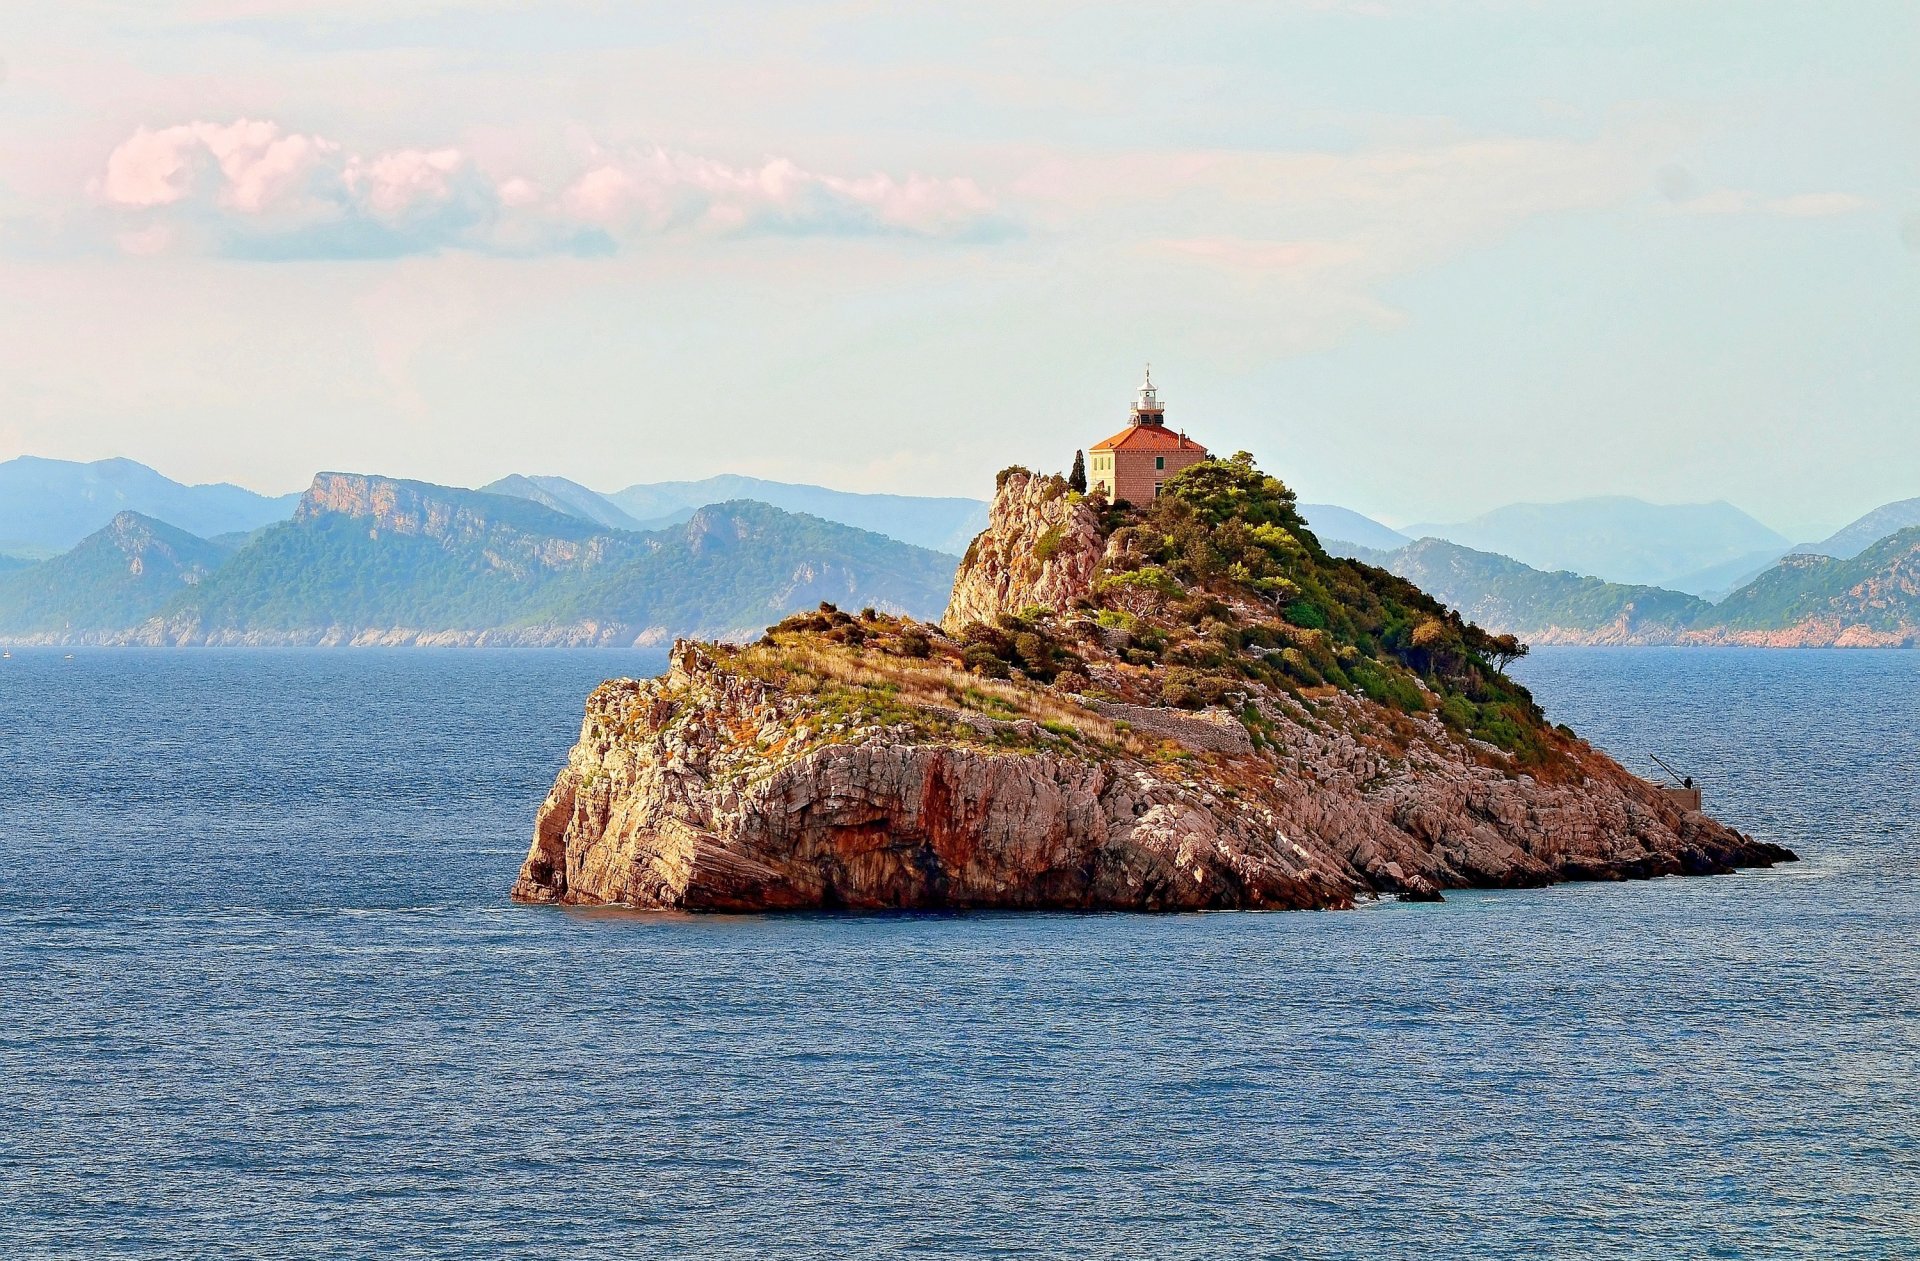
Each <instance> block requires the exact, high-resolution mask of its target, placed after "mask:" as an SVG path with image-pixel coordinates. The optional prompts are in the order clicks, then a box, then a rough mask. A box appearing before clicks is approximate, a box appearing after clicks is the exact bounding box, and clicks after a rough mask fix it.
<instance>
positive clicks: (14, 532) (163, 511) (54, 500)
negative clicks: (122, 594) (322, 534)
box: [0, 455, 300, 554]
mask: <svg viewBox="0 0 1920 1261" xmlns="http://www.w3.org/2000/svg"><path fill="white" fill-rule="evenodd" d="M299 498H300V497H299V495H297V494H292V495H279V496H270V495H261V494H258V493H256V492H254V491H251V490H247V489H245V488H244V487H240V486H233V485H230V484H227V483H225V482H219V483H213V484H209V485H201V486H190V485H187V484H185V483H182V482H176V481H174V480H173V479H172V478H170V477H167V476H164V475H163V474H161V473H157V472H155V471H154V470H153V469H150V468H148V467H147V466H146V465H144V464H141V463H138V462H137V461H134V460H128V459H110V460H95V461H93V462H92V463H80V462H78V461H73V460H48V459H42V458H40V457H38V456H31V455H23V456H20V457H18V458H16V459H12V460H7V461H5V462H4V463H0V551H21V552H28V553H38V554H45V553H59V552H64V551H66V550H67V549H69V548H71V547H73V546H75V545H76V544H77V543H79V542H80V541H81V540H82V539H84V538H86V537H87V536H88V535H90V534H93V533H94V532H95V531H97V530H100V529H102V528H104V527H105V526H106V525H107V523H108V522H110V521H112V520H113V519H114V517H115V516H117V515H118V514H119V513H121V512H126V511H132V512H137V513H139V514H140V515H141V516H143V517H146V518H148V519H150V520H154V521H159V522H164V523H165V524H167V525H170V526H172V527H174V528H175V529H178V530H184V531H186V532H187V533H188V534H191V535H194V536H196V537H199V538H203V539H204V538H209V537H211V536H213V535H216V534H225V533H228V532H231V531H246V530H253V529H257V528H258V527H260V526H263V525H266V524H268V523H270V522H273V521H280V520H284V519H285V518H286V517H287V516H288V515H289V514H291V513H292V511H293V507H294V504H295V503H296V502H297V501H298V500H299Z"/></svg>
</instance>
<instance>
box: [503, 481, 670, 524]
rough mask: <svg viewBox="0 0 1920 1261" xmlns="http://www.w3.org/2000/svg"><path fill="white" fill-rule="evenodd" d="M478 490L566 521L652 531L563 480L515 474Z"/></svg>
mask: <svg viewBox="0 0 1920 1261" xmlns="http://www.w3.org/2000/svg"><path fill="white" fill-rule="evenodd" d="M480 489H481V490H483V491H486V492H487V493H488V494H493V495H512V496H513V497H515V498H516V499H531V500H532V501H533V502H534V503H537V504H543V505H545V506H546V507H548V508H551V509H553V510H554V511H555V512H564V513H566V514H567V515H568V516H570V517H578V518H580V519H581V520H582V521H592V522H594V523H595V524H598V525H604V526H610V527H612V528H613V529H616V530H645V529H651V528H652V526H650V525H646V524H642V523H641V522H639V521H636V520H634V518H633V517H632V516H631V515H630V514H629V513H627V512H626V511H624V510H623V509H622V508H621V507H620V506H619V505H618V504H616V503H614V502H613V500H611V499H608V498H607V497H606V496H605V495H602V494H600V493H599V492H598V491H593V490H588V489H587V488H586V487H585V486H582V485H581V484H580V483H579V482H570V481H568V480H567V479H566V478H564V477H525V476H522V475H521V474H519V473H515V474H513V475H512V476H511V477H503V478H501V479H500V480H499V481H497V482H489V483H488V484H487V485H485V486H482V487H481V488H480Z"/></svg>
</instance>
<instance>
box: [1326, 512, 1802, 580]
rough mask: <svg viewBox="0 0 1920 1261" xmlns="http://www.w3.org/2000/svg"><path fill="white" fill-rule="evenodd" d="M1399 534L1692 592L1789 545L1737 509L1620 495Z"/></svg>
mask: <svg viewBox="0 0 1920 1261" xmlns="http://www.w3.org/2000/svg"><path fill="white" fill-rule="evenodd" d="M1401 533H1402V534H1408V535H1412V536H1414V537H1416V538H1417V537H1423V536H1432V537H1435V538H1442V539H1446V540H1448V541H1449V542H1453V543H1458V544H1460V545H1462V546H1464V547H1470V548H1473V549H1475V550H1477V551H1483V552H1495V553H1499V554H1500V555H1503V556H1511V557H1513V558H1514V559H1515V560H1519V561H1523V562H1525V563H1526V564H1528V565H1530V566H1532V567H1533V568H1535V569H1544V570H1559V569H1566V570H1572V571H1573V572H1575V573H1579V574H1589V575H1592V576H1594V577H1598V578H1604V579H1607V580H1608V581H1610V582H1619V583H1628V584H1635V585H1648V584H1650V585H1657V586H1674V585H1676V584H1686V587H1694V586H1696V585H1697V583H1698V581H1699V577H1698V576H1699V575H1700V574H1701V573H1702V572H1703V571H1708V570H1712V569H1715V568H1716V567H1720V566H1725V565H1728V564H1729V563H1738V562H1741V561H1743V560H1746V561H1750V560H1751V559H1752V558H1753V557H1754V556H1755V555H1756V554H1759V553H1765V552H1768V551H1769V550H1771V552H1772V554H1773V555H1775V556H1778V555H1780V554H1781V553H1783V552H1784V551H1786V549H1787V548H1788V546H1789V542H1788V540H1787V539H1786V537H1785V536H1783V535H1781V534H1778V533H1776V532H1775V531H1773V530H1772V529H1769V528H1768V527H1767V526H1765V525H1763V524H1761V523H1760V522H1759V521H1756V520H1755V519H1754V518H1752V517H1750V516H1748V515H1747V514H1746V513H1744V512H1742V511H1740V510H1739V509H1738V508H1735V507H1734V506H1733V505H1732V504H1728V503H1710V504H1652V503H1648V502H1646V501H1645V500H1641V499H1632V498H1628V497H1626V496H1620V495H1613V496H1603V497H1600V498H1594V499H1576V500H1571V501H1568V502H1565V503H1552V504H1531V503H1525V504H1509V505H1508V506H1506V507H1504V508H1497V509H1495V510H1494V511H1492V512H1489V513H1486V514H1485V515H1483V516H1479V517H1475V518H1474V519H1473V520H1471V521H1461V522H1454V523H1450V524H1449V523H1424V524H1420V525H1410V526H1407V527H1406V528H1405V529H1403V530H1402V531H1401ZM1355 541H1356V542H1364V540H1355ZM1683 589H1685V588H1683ZM1705 589H1711V588H1705Z"/></svg>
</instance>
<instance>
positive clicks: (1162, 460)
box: [1153, 455, 1167, 473]
mask: <svg viewBox="0 0 1920 1261" xmlns="http://www.w3.org/2000/svg"><path fill="white" fill-rule="evenodd" d="M1165 467H1167V457H1166V456H1164V455H1156V456H1154V457H1153V470H1154V472H1156V473H1157V472H1159V471H1160V470H1161V469H1163V468H1165Z"/></svg>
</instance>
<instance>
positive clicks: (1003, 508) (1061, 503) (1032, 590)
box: [940, 469, 1106, 634]
mask: <svg viewBox="0 0 1920 1261" xmlns="http://www.w3.org/2000/svg"><path fill="white" fill-rule="evenodd" d="M1105 546H1106V543H1105V540H1104V539H1103V538H1102V537H1101V533H1100V521H1099V518H1098V517H1097V516H1096V515H1095V514H1094V512H1093V509H1092V508H1091V507H1089V506H1088V503H1087V501H1086V500H1083V499H1079V498H1076V497H1074V496H1071V495H1069V494H1068V493H1067V484H1066V482H1065V481H1063V480H1062V479H1060V478H1058V477H1037V476H1035V475H1034V474H1032V473H1029V472H1027V471H1026V470H1024V469H1015V470H1012V471H1009V472H1007V473H1005V474H1002V478H1001V482H1000V489H999V492H998V493H997V494H996V495H994V498H993V507H992V509H991V510H990V511H989V514H988V522H987V528H986V529H985V530H984V531H982V532H981V534H980V536H979V537H978V538H976V539H975V540H974V541H973V545H972V546H971V547H969V548H968V549H967V554H966V556H965V557H964V558H963V559H962V560H961V562H960V572H959V573H958V574H956V575H955V576H954V580H953V596H952V598H950V599H949V600H948V601H947V612H946V616H945V617H943V618H941V619H940V624H941V625H942V626H944V627H946V628H947V630H948V631H949V632H951V633H956V634H957V633H958V632H959V630H960V628H961V627H963V626H965V625H967V624H968V623H969V622H989V621H992V620H993V619H994V617H995V616H997V615H998V614H1000V613H1001V612H1004V611H1008V610H1011V611H1014V612H1018V611H1019V610H1021V609H1023V608H1026V607H1027V606H1029V605H1042V606H1044V607H1047V608H1052V609H1067V608H1071V607H1073V605H1074V603H1075V602H1076V601H1077V600H1079V599H1080V598H1081V597H1083V596H1084V595H1086V593H1087V592H1088V590H1089V589H1090V588H1091V587H1092V585H1093V578H1094V572H1095V570H1096V569H1097V568H1098V567H1099V564H1100V556H1101V553H1102V551H1103V550H1104V549H1105Z"/></svg>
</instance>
